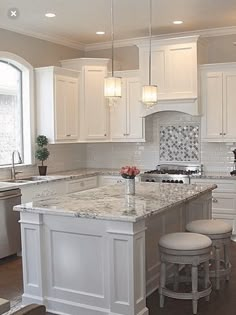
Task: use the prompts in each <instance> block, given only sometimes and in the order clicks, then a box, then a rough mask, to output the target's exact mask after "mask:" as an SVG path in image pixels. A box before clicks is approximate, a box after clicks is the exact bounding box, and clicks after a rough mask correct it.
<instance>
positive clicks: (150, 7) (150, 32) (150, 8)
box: [149, 0, 152, 85]
mask: <svg viewBox="0 0 236 315" xmlns="http://www.w3.org/2000/svg"><path fill="white" fill-rule="evenodd" d="M151 66H152V0H149V85H151V82H152V76H151Z"/></svg>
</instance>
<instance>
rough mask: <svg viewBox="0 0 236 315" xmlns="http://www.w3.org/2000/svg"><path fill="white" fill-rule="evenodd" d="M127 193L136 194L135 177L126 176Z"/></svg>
mask: <svg viewBox="0 0 236 315" xmlns="http://www.w3.org/2000/svg"><path fill="white" fill-rule="evenodd" d="M125 194H126V195H134V194H135V178H126V180H125Z"/></svg>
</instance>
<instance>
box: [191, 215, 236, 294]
mask: <svg viewBox="0 0 236 315" xmlns="http://www.w3.org/2000/svg"><path fill="white" fill-rule="evenodd" d="M186 230H187V231H189V232H191V234H192V233H200V234H203V235H205V236H208V237H209V238H210V239H211V240H212V245H213V248H214V264H215V269H214V270H211V271H210V277H212V278H215V279H216V289H217V290H219V289H220V278H221V277H224V278H225V279H226V280H229V274H230V271H231V264H230V262H229V245H230V240H231V236H232V227H231V225H229V224H227V223H226V222H224V221H222V220H196V221H192V222H189V223H188V224H187V225H186ZM222 249H223V250H224V251H223V257H220V252H221V250H222Z"/></svg>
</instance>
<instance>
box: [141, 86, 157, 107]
mask: <svg viewBox="0 0 236 315" xmlns="http://www.w3.org/2000/svg"><path fill="white" fill-rule="evenodd" d="M142 102H143V103H144V104H146V105H147V106H149V107H150V106H153V105H154V104H156V103H157V85H144V86H143V87H142Z"/></svg>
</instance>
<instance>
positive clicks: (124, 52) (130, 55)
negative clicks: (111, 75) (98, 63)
mask: <svg viewBox="0 0 236 315" xmlns="http://www.w3.org/2000/svg"><path fill="white" fill-rule="evenodd" d="M138 53H139V51H138V47H136V46H128V47H119V48H115V50H114V60H115V64H114V68H115V70H136V69H138V68H139V56H138ZM85 57H88V58H111V49H103V50H94V51H87V52H86V53H85Z"/></svg>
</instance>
